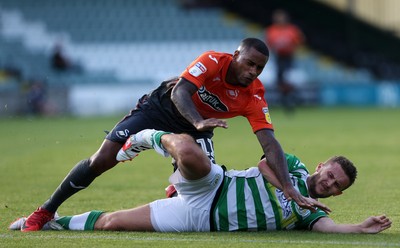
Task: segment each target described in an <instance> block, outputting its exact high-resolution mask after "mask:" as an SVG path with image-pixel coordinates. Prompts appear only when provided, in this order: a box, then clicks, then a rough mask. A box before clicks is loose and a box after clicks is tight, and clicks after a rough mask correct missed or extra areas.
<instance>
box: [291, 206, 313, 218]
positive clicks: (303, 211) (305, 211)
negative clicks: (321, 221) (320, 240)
mask: <svg viewBox="0 0 400 248" xmlns="http://www.w3.org/2000/svg"><path fill="white" fill-rule="evenodd" d="M294 206H295V211H296V212H297V214H299V215H300V216H301V217H303V218H307V217H308V216H309V215H310V214H311V211H310V210H308V209H304V208H301V207H300V206H299V205H297V203H294Z"/></svg>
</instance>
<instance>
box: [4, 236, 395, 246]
mask: <svg viewBox="0 0 400 248" xmlns="http://www.w3.org/2000/svg"><path fill="white" fill-rule="evenodd" d="M19 237H22V236H14V235H11V234H0V238H2V239H13V238H19ZM23 238H24V239H54V238H60V239H96V240H99V239H104V240H139V241H140V240H143V241H183V242H187V241H192V242H193V241H194V242H196V241H197V242H210V243H213V242H221V241H222V242H230V243H238V242H240V243H262V244H268V243H271V244H314V245H315V244H317V245H358V246H368V247H371V246H375V247H400V243H389V242H361V241H316V240H267V239H265V240H252V239H240V241H238V240H232V239H203V238H199V239H195V238H163V237H131V236H124V237H121V236H118V237H116V236H112V235H101V236H99V235H77V236H69V235H49V236H43V235H41V236H24V237H23Z"/></svg>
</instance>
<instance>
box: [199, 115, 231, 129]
mask: <svg viewBox="0 0 400 248" xmlns="http://www.w3.org/2000/svg"><path fill="white" fill-rule="evenodd" d="M195 127H196V129H197V130H198V131H208V130H213V129H214V128H216V127H222V128H228V124H227V123H226V121H225V120H221V119H217V118H210V119H205V120H202V121H200V122H197V123H196V124H195Z"/></svg>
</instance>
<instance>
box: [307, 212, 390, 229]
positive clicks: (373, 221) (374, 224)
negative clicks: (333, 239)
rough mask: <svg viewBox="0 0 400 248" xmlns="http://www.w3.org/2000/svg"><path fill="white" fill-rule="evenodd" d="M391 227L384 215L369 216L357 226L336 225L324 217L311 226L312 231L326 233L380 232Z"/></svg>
mask: <svg viewBox="0 0 400 248" xmlns="http://www.w3.org/2000/svg"><path fill="white" fill-rule="evenodd" d="M391 225H392V221H391V220H390V219H389V218H388V217H386V216H385V215H381V216H371V217H369V218H367V219H366V220H364V221H363V222H362V223H359V224H336V223H335V222H334V221H333V220H332V219H330V218H328V217H324V218H321V219H319V220H318V221H317V222H316V223H315V224H314V226H313V228H312V231H315V232H326V233H369V234H375V233H379V232H382V231H384V230H386V229H388V228H390V227H391Z"/></svg>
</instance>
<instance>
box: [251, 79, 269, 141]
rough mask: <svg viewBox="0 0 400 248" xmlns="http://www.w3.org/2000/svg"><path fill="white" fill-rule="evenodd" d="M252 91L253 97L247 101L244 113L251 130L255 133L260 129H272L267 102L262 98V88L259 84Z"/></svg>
mask: <svg viewBox="0 0 400 248" xmlns="http://www.w3.org/2000/svg"><path fill="white" fill-rule="evenodd" d="M254 93H255V94H254V97H252V98H251V100H250V101H249V103H248V107H247V112H246V114H245V117H246V118H247V120H248V121H249V123H250V125H251V128H252V130H253V132H254V133H255V132H257V131H259V130H261V129H271V130H274V126H273V124H272V121H271V116H270V113H269V109H268V103H267V101H266V100H265V98H264V93H265V91H264V88H263V87H261V86H260V87H259V88H258V89H255V91H254Z"/></svg>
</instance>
